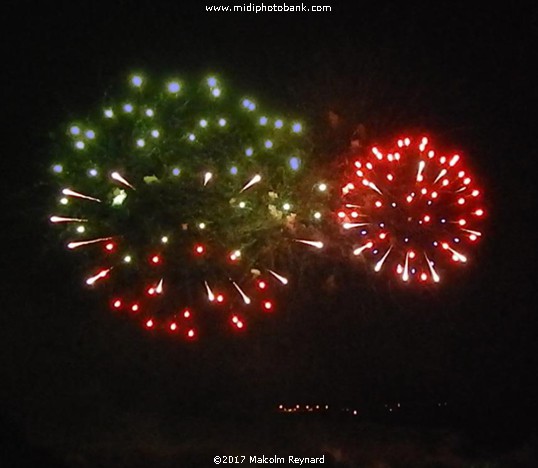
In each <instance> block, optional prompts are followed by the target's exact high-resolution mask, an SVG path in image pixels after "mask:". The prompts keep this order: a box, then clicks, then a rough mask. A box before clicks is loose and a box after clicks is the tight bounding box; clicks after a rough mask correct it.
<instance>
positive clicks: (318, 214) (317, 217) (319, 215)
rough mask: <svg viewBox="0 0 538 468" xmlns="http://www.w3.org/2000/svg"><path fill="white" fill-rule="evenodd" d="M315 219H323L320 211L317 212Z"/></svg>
mask: <svg viewBox="0 0 538 468" xmlns="http://www.w3.org/2000/svg"><path fill="white" fill-rule="evenodd" d="M314 218H316V219H321V213H320V212H319V211H316V212H315V213H314Z"/></svg>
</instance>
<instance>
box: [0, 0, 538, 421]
mask: <svg viewBox="0 0 538 468" xmlns="http://www.w3.org/2000/svg"><path fill="white" fill-rule="evenodd" d="M46 3H47V2H8V5H7V6H6V5H4V6H3V7H2V9H3V15H2V16H3V17H4V21H6V22H7V24H6V26H4V27H3V28H2V29H3V32H4V34H5V35H6V37H5V38H4V41H3V42H4V44H3V46H4V48H5V50H4V53H3V54H2V62H3V69H4V70H3V74H2V75H3V78H4V80H5V82H4V84H3V85H2V92H3V94H4V96H3V98H2V102H3V108H4V112H3V115H4V118H5V123H4V124H3V137H2V138H3V142H2V143H3V144H2V167H3V168H4V169H3V173H4V178H5V180H4V183H3V184H2V185H3V187H2V191H3V192H5V193H4V195H3V200H4V201H5V202H7V203H6V209H5V210H4V213H5V218H4V219H5V221H4V223H3V228H2V231H3V232H2V235H3V237H5V240H4V242H3V245H4V253H3V256H2V257H3V259H2V271H3V274H2V282H1V290H2V306H1V308H2V312H1V314H0V359H1V366H0V381H1V385H0V401H2V405H4V408H3V409H2V411H3V413H5V414H8V415H9V417H10V418H13V419H15V420H17V422H19V423H20V424H21V425H29V426H31V425H32V424H36V425H38V424H41V426H40V427H42V426H43V421H45V420H47V421H48V420H52V421H54V424H58V425H61V426H62V427H64V428H71V427H73V428H75V427H77V421H78V420H80V419H81V418H84V419H85V420H94V419H95V420H96V421H97V420H99V421H103V420H106V418H107V416H106V415H110V414H123V413H128V412H137V411H140V412H145V411H149V412H156V413H159V414H169V413H174V411H177V412H180V411H186V410H187V409H192V408H195V409H196V410H202V409H203V408H213V409H214V408H226V407H228V406H229V405H233V404H237V403H238V402H245V403H246V404H250V405H254V406H255V405H258V404H260V403H262V404H267V405H269V406H270V405H273V404H276V403H278V402H280V401H290V402H292V401H297V400H301V401H307V400H309V401H323V402H325V401H328V402H331V403H332V402H334V403H336V404H340V403H341V404H345V402H349V401H351V402H354V401H357V402H359V403H360V404H374V403H377V402H383V401H386V400H405V401H437V400H449V401H451V402H454V404H455V405H459V407H460V408H465V409H466V410H467V409H470V408H474V410H475V411H476V412H477V413H480V414H492V412H494V411H495V412H497V414H503V415H504V416H506V417H507V418H514V419H518V418H519V419H521V418H527V417H529V421H530V414H531V407H532V405H534V404H535V401H536V399H535V394H536V391H538V387H537V386H536V384H535V383H534V382H533V381H534V377H535V374H536V369H537V364H538V359H537V355H538V354H537V352H538V345H537V342H538V340H537V338H538V335H537V331H538V320H537V318H536V314H537V312H536V304H535V300H536V298H535V296H536V294H535V290H536V285H537V281H536V267H535V265H536V231H535V229H536V228H535V226H534V223H533V222H534V221H535V217H536V213H535V207H534V204H535V200H536V196H537V193H536V182H535V181H536V172H535V171H536V157H537V155H536V152H535V141H534V140H535V128H534V127H535V122H536V117H535V113H536V104H537V101H536V94H537V93H536V75H535V74H534V71H533V70H532V64H533V63H534V62H536V46H537V45H538V43H537V27H538V26H537V20H538V10H537V8H536V7H535V6H518V8H513V7H512V8H511V7H509V6H503V7H501V8H499V9H495V8H492V7H491V6H490V7H489V8H487V9H485V8H479V7H475V6H469V5H466V6H460V5H456V2H429V5H430V6H427V7H422V8H420V9H416V8H412V7H410V6H399V5H397V3H396V2H394V3H388V2H372V5H369V6H364V5H362V6H361V5H359V2H353V3H357V5H355V6H351V3H352V2H345V3H346V5H344V2H325V3H327V4H331V5H332V8H333V12H332V13H325V14H321V13H320V14H318V15H313V14H311V15H307V14H295V15H292V14H287V15H286V14H276V13H273V14H263V15H262V14H258V15H255V14H247V13H244V14H235V15H232V14H230V15H223V14H209V13H205V12H204V5H203V2H200V4H199V5H197V6H186V5H184V2H179V1H178V2H170V4H169V5H167V4H166V3H165V2H126V1H117V2H109V3H110V5H107V6H100V5H98V4H97V3H96V2H66V3H64V2H62V5H56V4H53V3H50V2H49V3H50V6H49V5H47V6H45V4H46ZM348 3H349V5H348ZM466 3H468V2H466ZM112 4H113V5H112ZM374 4H375V6H374ZM37 5H39V6H37ZM7 31H9V33H8V34H6V32H7ZM132 69H142V70H145V71H146V73H147V74H148V75H149V76H151V75H152V74H154V75H157V76H162V75H166V74H168V73H171V72H177V73H179V74H181V73H182V72H183V71H184V72H185V73H189V74H191V75H192V74H200V76H204V74H205V73H207V72H209V71H218V72H219V73H221V74H222V75H223V76H225V77H226V78H227V79H228V80H229V81H230V82H231V83H233V86H234V87H235V88H236V89H243V90H246V91H249V92H252V94H254V95H256V96H260V100H263V101H265V102H270V103H271V104H273V105H274V106H275V107H276V108H279V107H280V108H282V109H285V110H288V109H289V110H293V111H295V112H298V113H302V114H304V115H308V117H309V118H310V119H311V120H312V121H314V122H316V125H318V127H317V128H318V130H319V134H320V135H323V138H325V140H323V141H321V143H320V144H321V146H323V147H324V149H326V150H327V151H333V150H335V149H338V148H339V147H344V146H345V145H346V144H347V140H346V134H345V132H344V133H343V134H337V135H332V136H331V133H330V131H329V130H328V127H327V125H328V124H327V121H326V116H327V113H328V112H329V111H333V112H336V113H338V114H339V115H341V116H342V119H343V121H344V122H345V124H344V125H345V126H347V127H349V128H352V127H353V126H354V125H356V124H358V123H363V124H364V125H365V126H366V127H367V129H368V131H369V133H370V135H372V138H383V136H384V135H394V134H395V133H397V132H400V131H403V130H407V129H416V130H421V131H422V130H430V131H431V133H432V134H433V135H435V136H437V137H438V138H439V139H441V140H442V141H443V142H447V143H450V144H452V145H454V147H457V148H460V149H461V150H462V151H463V152H464V153H465V154H466V155H468V157H469V158H471V159H472V163H473V167H474V168H475V169H476V172H477V173H478V175H479V177H480V178H481V180H482V182H483V186H484V187H485V191H486V192H487V195H488V204H489V211H490V221H489V225H488V232H487V233H486V240H485V242H484V243H483V245H482V246H481V248H480V249H479V252H478V254H477V258H476V262H475V264H474V265H473V266H471V267H469V268H468V269H467V271H465V272H463V273H462V275H461V276H459V277H458V276H456V277H454V279H453V281H452V282H451V284H447V285H446V287H445V288H443V289H441V290H440V291H438V292H425V293H418V294H417V293H412V292H409V291H405V290H400V289H398V288H396V287H392V286H387V285H384V284H381V283H380V282H379V281H374V280H373V279H372V278H370V277H368V275H365V274H364V272H362V271H357V270H348V269H346V268H345V267H343V266H341V265H340V264H339V263H338V262H333V263H331V262H330V261H327V260H323V261H321V263H322V266H323V267H324V268H327V269H328V270H327V271H328V272H329V273H330V272H334V273H335V274H336V275H337V277H338V281H339V285H340V289H339V294H323V293H319V292H318V291H319V289H317V288H316V289H312V290H308V289H306V291H305V292H304V293H303V295H302V296H301V295H300V296H299V297H298V298H296V299H294V300H290V306H289V311H288V313H286V314H283V315H282V316H280V317H278V320H274V321H272V322H271V323H269V324H267V326H266V327H261V328H259V329H257V330H254V331H253V332H252V333H251V334H250V335H249V336H248V337H247V338H244V339H237V338H236V337H226V336H224V337H221V338H219V339H215V340H211V341H210V342H207V341H204V340H201V341H200V342H198V343H195V344H194V345H193V346H185V345H184V344H178V343H176V342H174V341H173V340H168V339H161V338H158V337H152V336H149V335H148V334H146V333H144V332H143V331H141V330H138V329H137V328H136V327H135V326H133V325H132V324H129V323H126V322H123V321H118V320H117V319H116V318H113V317H112V316H111V315H110V313H109V312H108V311H107V310H105V308H104V307H101V303H98V302H97V301H95V299H94V298H93V297H92V296H91V295H89V294H87V293H85V292H84V291H82V290H81V288H79V283H80V281H79V279H78V278H75V277H74V276H73V271H74V269H73V268H72V267H73V264H72V263H71V260H70V259H69V258H68V257H67V256H66V255H64V254H63V253H62V252H61V251H59V250H58V249H56V248H55V247H54V245H53V244H51V238H50V236H48V235H47V234H46V233H45V231H46V230H47V227H46V222H45V219H46V215H47V214H48V207H47V205H46V202H45V201H44V197H45V195H46V190H44V188H43V186H42V185H43V174H44V169H45V168H46V167H47V166H48V164H49V161H50V157H51V154H50V140H49V133H50V132H52V131H55V130H56V129H57V128H58V125H59V124H60V123H62V122H64V121H65V119H66V118H67V117H69V116H71V115H85V113H87V111H88V110H89V109H92V108H93V107H94V106H95V105H97V104H98V103H99V101H100V100H101V97H102V95H103V92H104V90H105V89H107V88H108V87H109V86H110V85H111V84H112V83H114V82H116V81H117V80H119V79H120V78H121V77H123V76H124V75H125V74H127V73H129V72H130V70H132ZM333 138H334V140H332V139H333ZM316 279H319V278H314V280H316ZM51 424H52V423H51ZM66 430H67V429H66Z"/></svg>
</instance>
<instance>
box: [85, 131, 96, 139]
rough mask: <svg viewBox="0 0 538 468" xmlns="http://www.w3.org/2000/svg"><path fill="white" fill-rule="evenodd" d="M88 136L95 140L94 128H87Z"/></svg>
mask: <svg viewBox="0 0 538 468" xmlns="http://www.w3.org/2000/svg"><path fill="white" fill-rule="evenodd" d="M86 138H89V139H90V140H93V139H94V138H95V132H94V131H93V130H86Z"/></svg>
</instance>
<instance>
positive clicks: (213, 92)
mask: <svg viewBox="0 0 538 468" xmlns="http://www.w3.org/2000/svg"><path fill="white" fill-rule="evenodd" d="M220 93H221V91H220V89H219V88H213V89H212V90H211V94H212V95H213V96H215V97H219V96H220Z"/></svg>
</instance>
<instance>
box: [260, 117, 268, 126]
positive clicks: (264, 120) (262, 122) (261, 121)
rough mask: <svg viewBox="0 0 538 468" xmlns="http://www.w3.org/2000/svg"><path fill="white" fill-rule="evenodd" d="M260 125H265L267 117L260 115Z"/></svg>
mask: <svg viewBox="0 0 538 468" xmlns="http://www.w3.org/2000/svg"><path fill="white" fill-rule="evenodd" d="M260 125H267V117H260Z"/></svg>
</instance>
